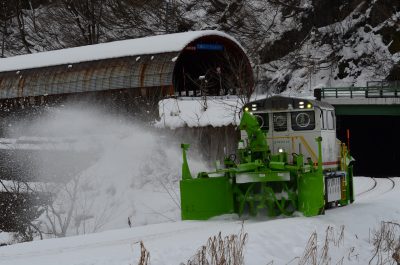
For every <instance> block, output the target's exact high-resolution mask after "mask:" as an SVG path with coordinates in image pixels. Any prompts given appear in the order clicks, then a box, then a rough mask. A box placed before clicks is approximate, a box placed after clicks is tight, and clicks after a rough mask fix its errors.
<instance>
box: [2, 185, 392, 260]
mask: <svg viewBox="0 0 400 265" xmlns="http://www.w3.org/2000/svg"><path fill="white" fill-rule="evenodd" d="M355 193H356V194H358V196H357V197H356V202H355V203H354V204H352V205H350V206H347V207H342V208H338V209H332V210H329V211H327V212H326V214H325V215H323V216H316V217H311V218H305V217H293V218H282V219H272V220H267V219H264V218H259V219H249V220H245V221H244V230H245V232H247V233H248V242H247V244H246V247H245V261H246V264H255V265H256V264H268V262H270V261H274V263H273V264H288V263H289V264H298V261H299V260H298V258H297V259H296V257H301V256H302V254H303V251H304V248H305V245H306V243H307V241H308V239H309V236H310V235H311V233H313V232H314V231H316V232H317V233H318V246H319V247H318V249H319V251H321V247H322V244H323V241H324V240H325V230H326V229H327V227H328V226H331V227H333V228H334V231H333V233H339V232H340V226H342V225H344V240H343V242H342V244H341V245H340V246H339V247H336V246H334V245H331V246H330V250H329V253H330V255H331V263H332V264H336V262H337V261H339V260H340V259H341V258H342V257H343V258H344V259H343V261H344V263H343V264H367V263H368V261H369V259H370V258H371V256H372V253H371V249H372V247H371V244H370V243H369V240H370V234H369V232H370V229H371V228H374V227H375V228H376V227H377V226H378V225H379V222H380V221H382V220H387V221H399V219H400V210H399V208H398V205H397V204H398V202H399V199H400V179H399V178H394V179H376V185H375V182H374V180H373V179H371V178H365V177H356V178H355ZM241 226H242V221H241V220H238V219H237V218H236V217H233V216H226V217H225V218H219V219H215V220H211V221H204V222H199V221H177V222H173V223H162V224H155V225H147V226H138V227H133V228H128V229H122V230H114V231H107V232H102V233H97V234H91V235H83V236H77V237H69V238H63V239H48V240H43V241H35V242H30V243H23V244H17V245H12V246H6V247H1V248H0V264H2V265H25V264H31V265H36V264H40V265H47V264H49V265H50V264H51V265H53V264H58V265H64V264H68V265H74V264H76V265H78V264H79V265H89V264H108V265H113V264H136V263H137V261H138V257H139V255H140V248H139V244H138V242H139V241H143V242H144V244H145V246H146V248H147V249H148V251H149V252H150V256H151V264H153V265H158V264H180V262H186V261H187V260H188V259H189V258H190V257H191V256H192V255H194V253H195V252H196V250H197V249H198V248H199V247H200V246H201V245H202V244H204V243H205V242H206V240H207V238H208V237H209V236H212V235H215V234H217V233H218V232H219V231H222V233H223V234H224V235H227V234H231V233H238V232H239V231H240V229H241ZM293 259H294V260H293Z"/></svg>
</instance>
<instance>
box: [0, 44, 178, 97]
mask: <svg viewBox="0 0 400 265" xmlns="http://www.w3.org/2000/svg"><path fill="white" fill-rule="evenodd" d="M177 55H178V53H177V52H172V53H163V54H154V55H141V56H135V57H124V58H116V59H108V60H100V61H94V62H85V63H80V64H75V65H62V66H57V67H47V68H38V69H28V70H23V71H17V72H15V73H10V72H6V73H0V98H19V97H30V96H40V95H51V94H64V93H79V92H87V91H104V90H111V89H124V88H138V87H166V86H171V85H172V75H173V70H174V66H175V62H174V60H173V58H175V57H176V56H177Z"/></svg>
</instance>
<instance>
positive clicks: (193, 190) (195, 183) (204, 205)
mask: <svg viewBox="0 0 400 265" xmlns="http://www.w3.org/2000/svg"><path fill="white" fill-rule="evenodd" d="M180 190H181V212H182V220H207V219H209V218H210V217H213V216H217V215H221V214H228V213H233V193H232V184H231V183H230V180H229V179H228V178H227V177H215V178H196V179H183V180H181V181H180Z"/></svg>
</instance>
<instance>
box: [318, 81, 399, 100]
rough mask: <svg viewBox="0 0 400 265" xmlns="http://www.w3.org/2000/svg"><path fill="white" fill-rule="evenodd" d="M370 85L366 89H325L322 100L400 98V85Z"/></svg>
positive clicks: (396, 83) (322, 92)
mask: <svg viewBox="0 0 400 265" xmlns="http://www.w3.org/2000/svg"><path fill="white" fill-rule="evenodd" d="M380 84H381V85H379V84H378V85H369V86H366V87H324V88H321V98H397V97H400V83H399V82H395V83H394V84H393V85H390V86H384V85H382V84H384V83H380Z"/></svg>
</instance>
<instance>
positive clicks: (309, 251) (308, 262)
mask: <svg viewBox="0 0 400 265" xmlns="http://www.w3.org/2000/svg"><path fill="white" fill-rule="evenodd" d="M332 244H333V245H334V246H335V247H340V246H341V245H343V244H344V226H343V225H342V226H341V227H340V231H339V232H338V233H337V232H336V231H335V229H334V228H333V227H332V226H328V227H327V228H326V230H325V239H324V244H323V246H322V248H321V250H320V251H318V236H317V233H316V232H313V233H312V234H311V236H310V238H309V239H308V242H307V245H306V247H305V249H304V252H303V255H302V256H301V257H300V260H299V263H298V264H299V265H328V264H331V262H332V258H331V256H330V255H329V251H330V246H331V245H332ZM318 253H320V254H319V255H318ZM349 255H350V254H349ZM349 257H350V256H349ZM343 262H344V257H342V258H341V259H340V260H339V261H338V262H337V263H336V264H343Z"/></svg>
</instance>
